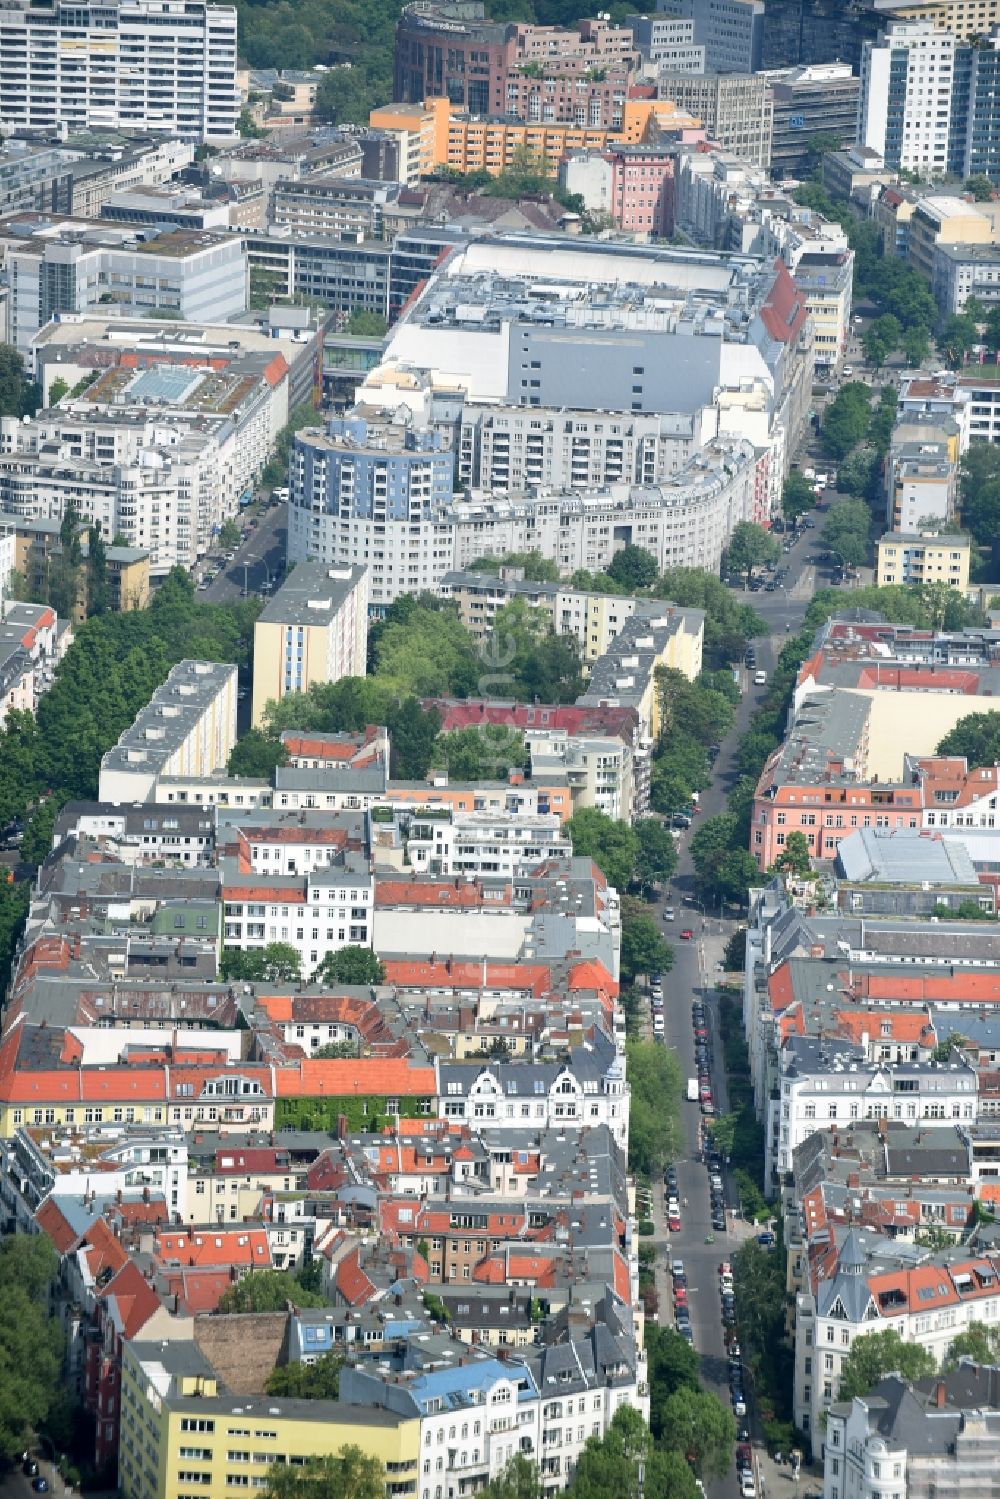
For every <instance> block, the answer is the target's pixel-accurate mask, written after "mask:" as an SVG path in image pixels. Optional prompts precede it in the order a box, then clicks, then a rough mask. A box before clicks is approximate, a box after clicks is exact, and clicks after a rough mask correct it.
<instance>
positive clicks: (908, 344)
mask: <svg viewBox="0 0 1000 1499" xmlns="http://www.w3.org/2000/svg"><path fill="white" fill-rule="evenodd" d="M930 352H931V337H930V334H929V333H928V331H927V329H926V328H924V327H922V326H921V325H920V324H917V325H916V326H914V327H912V328H907V329H906V330H905V332H904V333H903V353H904V354H905V355H906V362H907V364H910V365H912V366H913V367H914V369H919V368H920V366H921V365H922V364H923V363H924V360H925V359H927V357H928V355H929V354H930Z"/></svg>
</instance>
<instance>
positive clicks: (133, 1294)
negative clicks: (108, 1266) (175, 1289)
mask: <svg viewBox="0 0 1000 1499" xmlns="http://www.w3.org/2000/svg"><path fill="white" fill-rule="evenodd" d="M98 1295H99V1296H101V1297H103V1299H104V1300H105V1301H106V1302H107V1303H108V1307H109V1310H110V1311H111V1314H112V1316H113V1317H114V1319H115V1323H116V1326H117V1328H118V1331H119V1333H120V1335H121V1336H122V1337H123V1338H134V1337H137V1336H138V1334H139V1333H140V1332H141V1331H142V1329H143V1328H144V1327H145V1325H146V1323H147V1322H148V1321H149V1320H150V1318H151V1317H154V1316H155V1315H156V1313H157V1312H158V1311H159V1310H160V1307H161V1305H162V1302H161V1301H160V1298H159V1296H158V1295H157V1294H156V1292H155V1290H154V1289H153V1287H152V1286H151V1285H150V1284H149V1282H148V1281H147V1279H146V1277H145V1276H144V1275H143V1273H142V1271H141V1270H140V1269H139V1267H138V1265H136V1264H135V1262H134V1261H133V1260H126V1262H125V1264H124V1265H123V1266H122V1267H121V1269H120V1270H119V1271H118V1272H117V1274H116V1275H115V1276H114V1277H113V1279H112V1280H110V1281H109V1282H108V1284H107V1285H106V1286H105V1287H104V1288H103V1290H101V1291H99V1292H98Z"/></svg>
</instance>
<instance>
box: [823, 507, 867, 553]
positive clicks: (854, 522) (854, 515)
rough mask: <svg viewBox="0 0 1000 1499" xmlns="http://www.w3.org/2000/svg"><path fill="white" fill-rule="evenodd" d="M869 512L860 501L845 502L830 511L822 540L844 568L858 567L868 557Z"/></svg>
mask: <svg viewBox="0 0 1000 1499" xmlns="http://www.w3.org/2000/svg"><path fill="white" fill-rule="evenodd" d="M870 530H871V511H870V510H869V509H868V506H867V505H865V504H864V503H863V502H862V501H861V500H845V501H844V503H843V504H842V505H838V506H837V508H836V509H835V510H831V511H830V514H829V516H828V517H827V521H826V524H825V525H824V527H823V540H824V541H825V542H826V544H827V546H828V547H829V548H830V551H831V552H835V553H836V555H837V556H838V557H839V558H840V561H841V563H842V564H843V566H844V567H845V568H854V567H860V566H861V564H862V563H863V562H864V561H865V559H866V557H867V556H868V535H869V531H870Z"/></svg>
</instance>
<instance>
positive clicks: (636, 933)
mask: <svg viewBox="0 0 1000 1499" xmlns="http://www.w3.org/2000/svg"><path fill="white" fill-rule="evenodd" d="M673 961H674V954H673V949H672V948H671V947H670V945H669V944H668V943H667V942H665V941H664V940H663V937H662V935H661V933H660V929H659V927H658V926H657V925H656V922H655V921H654V920H653V918H652V917H651V916H646V915H636V916H632V917H630V918H628V919H627V920H626V919H625V918H624V917H623V919H622V941H621V974H622V978H623V979H624V980H625V982H626V983H627V984H630V983H632V982H633V981H634V979H635V978H636V976H637V975H638V974H640V973H666V972H667V971H668V970H669V969H670V968H672V967H673Z"/></svg>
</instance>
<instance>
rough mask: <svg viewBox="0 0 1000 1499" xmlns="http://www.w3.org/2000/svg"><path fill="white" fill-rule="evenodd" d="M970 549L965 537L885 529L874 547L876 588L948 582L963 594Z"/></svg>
mask: <svg viewBox="0 0 1000 1499" xmlns="http://www.w3.org/2000/svg"><path fill="white" fill-rule="evenodd" d="M970 552H971V541H970V538H969V537H968V536H948V535H944V536H939V535H936V534H935V533H933V532H931V533H927V532H922V531H919V530H914V531H887V532H886V534H885V535H884V536H880V537H879V539H878V542H877V543H876V546H875V582H876V587H879V588H882V587H891V586H894V585H899V584H903V585H906V584H911V583H913V584H917V583H947V584H948V587H949V588H957V589H959V590H960V592H962V593H963V594H964V593H965V591H966V590H967V589H968V586H969V558H970Z"/></svg>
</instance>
